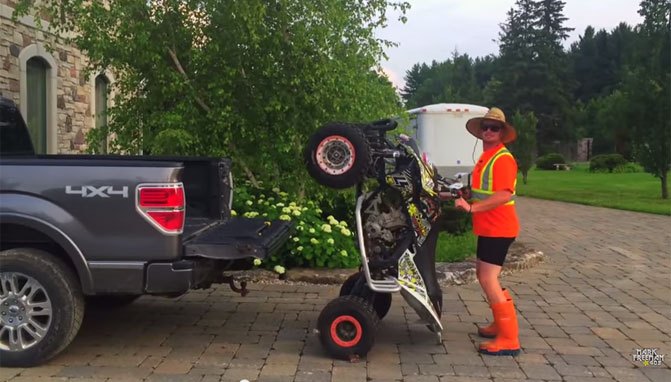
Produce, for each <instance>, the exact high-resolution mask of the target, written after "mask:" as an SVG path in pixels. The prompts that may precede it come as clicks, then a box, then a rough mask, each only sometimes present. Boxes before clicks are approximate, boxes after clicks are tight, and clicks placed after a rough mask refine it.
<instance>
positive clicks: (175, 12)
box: [18, 0, 408, 192]
mask: <svg viewBox="0 0 671 382" xmlns="http://www.w3.org/2000/svg"><path fill="white" fill-rule="evenodd" d="M32 4H37V5H38V7H39V8H38V9H34V8H31V7H32ZM394 7H395V8H400V10H401V11H402V13H405V10H406V8H407V7H408V4H407V3H405V2H394V1H386V0H372V1H367V2H360V1H356V0H343V1H338V2H334V1H325V0H318V1H300V0H244V1H243V0H230V1H202V0H162V1H149V2H148V1H143V0H115V1H109V2H103V1H86V0H60V1H49V2H37V3H35V2H32V1H30V0H23V1H22V2H21V6H20V7H19V9H18V11H19V13H21V12H26V11H29V12H33V13H36V12H40V14H42V15H46V16H47V17H49V18H50V19H51V20H52V22H51V23H50V27H51V28H52V29H53V31H55V32H74V33H75V34H74V36H75V37H74V38H73V39H72V40H71V42H72V43H73V44H75V45H76V46H77V47H79V48H80V49H81V50H82V51H83V52H84V53H85V54H86V55H87V56H88V57H89V58H90V67H89V69H90V70H94V71H99V70H101V69H103V68H109V69H111V70H112V71H114V72H116V73H118V74H119V76H118V78H119V80H118V81H117V82H116V83H115V87H116V89H115V90H116V94H117V96H116V99H115V100H114V105H115V106H114V107H113V108H111V110H110V117H111V118H110V124H109V126H108V127H109V131H110V133H112V134H113V137H114V138H113V140H112V142H111V146H112V148H113V150H114V151H116V152H131V153H144V154H178V155H211V156H229V157H232V158H233V162H234V165H235V166H236V167H235V171H236V174H238V175H243V176H244V177H246V178H247V179H249V180H251V181H252V182H255V183H258V180H261V179H260V178H259V177H262V178H263V179H262V180H264V181H265V183H266V185H267V184H268V183H271V184H276V185H279V186H281V187H282V188H283V189H284V190H287V191H296V192H302V191H305V190H306V187H309V186H310V185H312V184H313V183H312V182H311V181H310V180H309V179H308V177H307V176H305V172H304V166H303V163H302V160H301V158H302V155H301V151H302V149H303V147H304V144H305V142H306V140H307V138H306V137H307V136H308V135H309V134H310V133H312V132H313V131H314V130H315V129H316V128H318V127H319V126H320V125H321V124H323V123H326V122H328V121H332V120H348V121H366V120H371V119H377V118H381V117H384V116H391V115H395V114H397V113H398V112H399V111H400V103H399V99H398V97H397V95H396V94H395V91H394V89H393V87H392V86H391V84H390V83H389V82H388V81H386V79H384V78H382V77H381V76H380V75H379V74H378V73H380V72H381V71H380V68H379V62H380V59H381V57H382V55H383V49H384V48H385V47H386V46H388V45H389V44H391V43H390V42H388V41H382V40H379V39H378V38H376V36H375V34H374V31H375V30H376V29H378V28H382V27H384V26H385V25H386V20H387V19H386V12H387V10H388V9H390V8H394ZM93 135H95V133H94V134H93ZM98 138H99V137H94V138H93V139H94V140H97V139H98Z"/></svg>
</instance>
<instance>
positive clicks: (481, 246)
mask: <svg viewBox="0 0 671 382" xmlns="http://www.w3.org/2000/svg"><path fill="white" fill-rule="evenodd" d="M513 241H515V238H514V237H487V236H478V250H477V256H478V259H479V260H480V261H484V262H485V263H490V264H494V265H498V266H502V265H503V262H504V261H505V260H506V255H507V254H508V248H510V244H512V243H513Z"/></svg>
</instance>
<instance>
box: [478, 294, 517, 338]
mask: <svg viewBox="0 0 671 382" xmlns="http://www.w3.org/2000/svg"><path fill="white" fill-rule="evenodd" d="M502 291H503V295H504V296H506V301H507V300H512V297H510V292H508V289H506V288H503V289H502ZM478 335H479V336H480V337H483V338H494V337H496V323H495V322H492V323H491V324H489V325H488V326H485V327H482V328H478Z"/></svg>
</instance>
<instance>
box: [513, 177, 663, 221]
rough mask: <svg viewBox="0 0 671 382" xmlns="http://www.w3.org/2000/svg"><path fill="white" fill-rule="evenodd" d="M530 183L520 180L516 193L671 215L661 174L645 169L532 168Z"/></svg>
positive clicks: (520, 178)
mask: <svg viewBox="0 0 671 382" xmlns="http://www.w3.org/2000/svg"><path fill="white" fill-rule="evenodd" d="M528 181H529V183H528V184H524V183H522V175H520V176H519V178H518V180H517V194H518V195H520V196H529V197H532V198H539V199H550V200H559V201H564V202H572V203H580V204H587V205H591V206H601V207H609V208H617V209H621V210H630V211H639V212H649V213H655V214H661V215H671V199H667V200H664V199H662V198H661V194H662V188H661V183H660V181H659V179H658V178H655V177H653V176H652V175H650V174H648V173H645V172H637V173H621V174H615V173H614V174H608V173H590V172H589V171H588V168H587V166H586V165H578V166H576V167H573V169H572V170H570V171H547V170H536V169H533V170H531V171H529V178H528Z"/></svg>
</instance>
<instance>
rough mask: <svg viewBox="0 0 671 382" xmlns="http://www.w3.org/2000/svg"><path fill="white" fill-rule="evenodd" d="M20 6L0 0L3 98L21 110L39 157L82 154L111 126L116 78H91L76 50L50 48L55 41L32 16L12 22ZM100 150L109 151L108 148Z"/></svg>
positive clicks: (60, 46)
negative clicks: (97, 132) (93, 133)
mask: <svg viewBox="0 0 671 382" xmlns="http://www.w3.org/2000/svg"><path fill="white" fill-rule="evenodd" d="M15 5H16V0H0V95H2V96H4V97H6V98H9V99H11V100H13V101H14V102H15V103H16V104H17V105H18V106H19V109H20V110H21V114H22V115H23V117H24V119H25V120H26V122H27V124H28V128H29V130H30V134H31V138H32V140H33V145H34V146H35V150H36V151H37V152H38V153H46V154H76V153H82V152H84V151H85V150H86V149H87V145H86V139H85V137H86V134H87V133H88V132H89V131H90V130H91V129H92V128H95V127H100V126H102V125H104V124H106V121H107V117H106V110H107V108H108V107H109V98H110V97H108V89H110V85H111V84H112V83H113V81H114V78H113V76H112V75H111V74H110V73H96V74H93V75H88V76H87V75H85V74H84V68H85V66H86V63H87V61H86V57H85V56H84V55H83V54H82V53H81V52H80V51H79V50H77V49H76V48H74V47H72V46H67V45H63V44H62V43H58V42H56V43H53V44H52V49H49V48H48V46H49V45H48V44H47V42H49V41H51V42H53V41H54V38H53V36H52V35H51V36H50V35H47V34H46V33H44V32H42V31H41V30H39V29H38V28H37V26H36V24H35V21H34V19H33V18H32V17H30V16H26V17H22V18H20V19H19V20H18V21H17V22H15V21H13V20H12V13H13V11H14V7H15ZM42 25H43V26H44V27H45V29H46V26H48V23H46V22H42ZM100 147H101V150H102V151H106V144H102V142H101V146H100Z"/></svg>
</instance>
